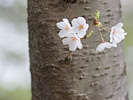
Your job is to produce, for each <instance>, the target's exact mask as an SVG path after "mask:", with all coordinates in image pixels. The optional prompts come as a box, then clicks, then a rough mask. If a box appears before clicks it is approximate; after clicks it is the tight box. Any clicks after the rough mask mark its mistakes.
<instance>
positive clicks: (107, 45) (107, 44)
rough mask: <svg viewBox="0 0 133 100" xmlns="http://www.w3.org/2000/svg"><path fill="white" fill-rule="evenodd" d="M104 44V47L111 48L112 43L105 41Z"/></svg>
mask: <svg viewBox="0 0 133 100" xmlns="http://www.w3.org/2000/svg"><path fill="white" fill-rule="evenodd" d="M104 45H105V48H111V47H112V44H111V43H108V42H105V43H104Z"/></svg>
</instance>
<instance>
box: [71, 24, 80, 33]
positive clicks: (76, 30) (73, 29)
mask: <svg viewBox="0 0 133 100" xmlns="http://www.w3.org/2000/svg"><path fill="white" fill-rule="evenodd" d="M78 31H79V27H78V26H73V27H72V28H71V32H72V33H77V32H78Z"/></svg>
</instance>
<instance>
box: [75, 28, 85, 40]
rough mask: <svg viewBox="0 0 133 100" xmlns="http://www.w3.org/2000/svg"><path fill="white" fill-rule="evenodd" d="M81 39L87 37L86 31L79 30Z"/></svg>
mask: <svg viewBox="0 0 133 100" xmlns="http://www.w3.org/2000/svg"><path fill="white" fill-rule="evenodd" d="M77 35H78V36H79V37H80V38H83V37H84V36H85V35H86V31H84V30H79V32H78V34H77Z"/></svg>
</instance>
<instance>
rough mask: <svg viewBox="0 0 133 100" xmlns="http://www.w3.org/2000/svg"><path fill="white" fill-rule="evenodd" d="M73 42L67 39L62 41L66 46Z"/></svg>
mask: <svg viewBox="0 0 133 100" xmlns="http://www.w3.org/2000/svg"><path fill="white" fill-rule="evenodd" d="M71 40H72V39H71V38H65V39H63V40H62V42H63V44H64V45H67V44H69V43H70V41H71Z"/></svg>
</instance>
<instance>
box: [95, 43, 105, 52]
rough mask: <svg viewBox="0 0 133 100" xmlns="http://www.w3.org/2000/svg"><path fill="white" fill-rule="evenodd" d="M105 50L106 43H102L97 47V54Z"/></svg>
mask: <svg viewBox="0 0 133 100" xmlns="http://www.w3.org/2000/svg"><path fill="white" fill-rule="evenodd" d="M104 49H105V45H104V43H101V44H99V45H98V46H97V48H96V52H102V51H103V50H104Z"/></svg>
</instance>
